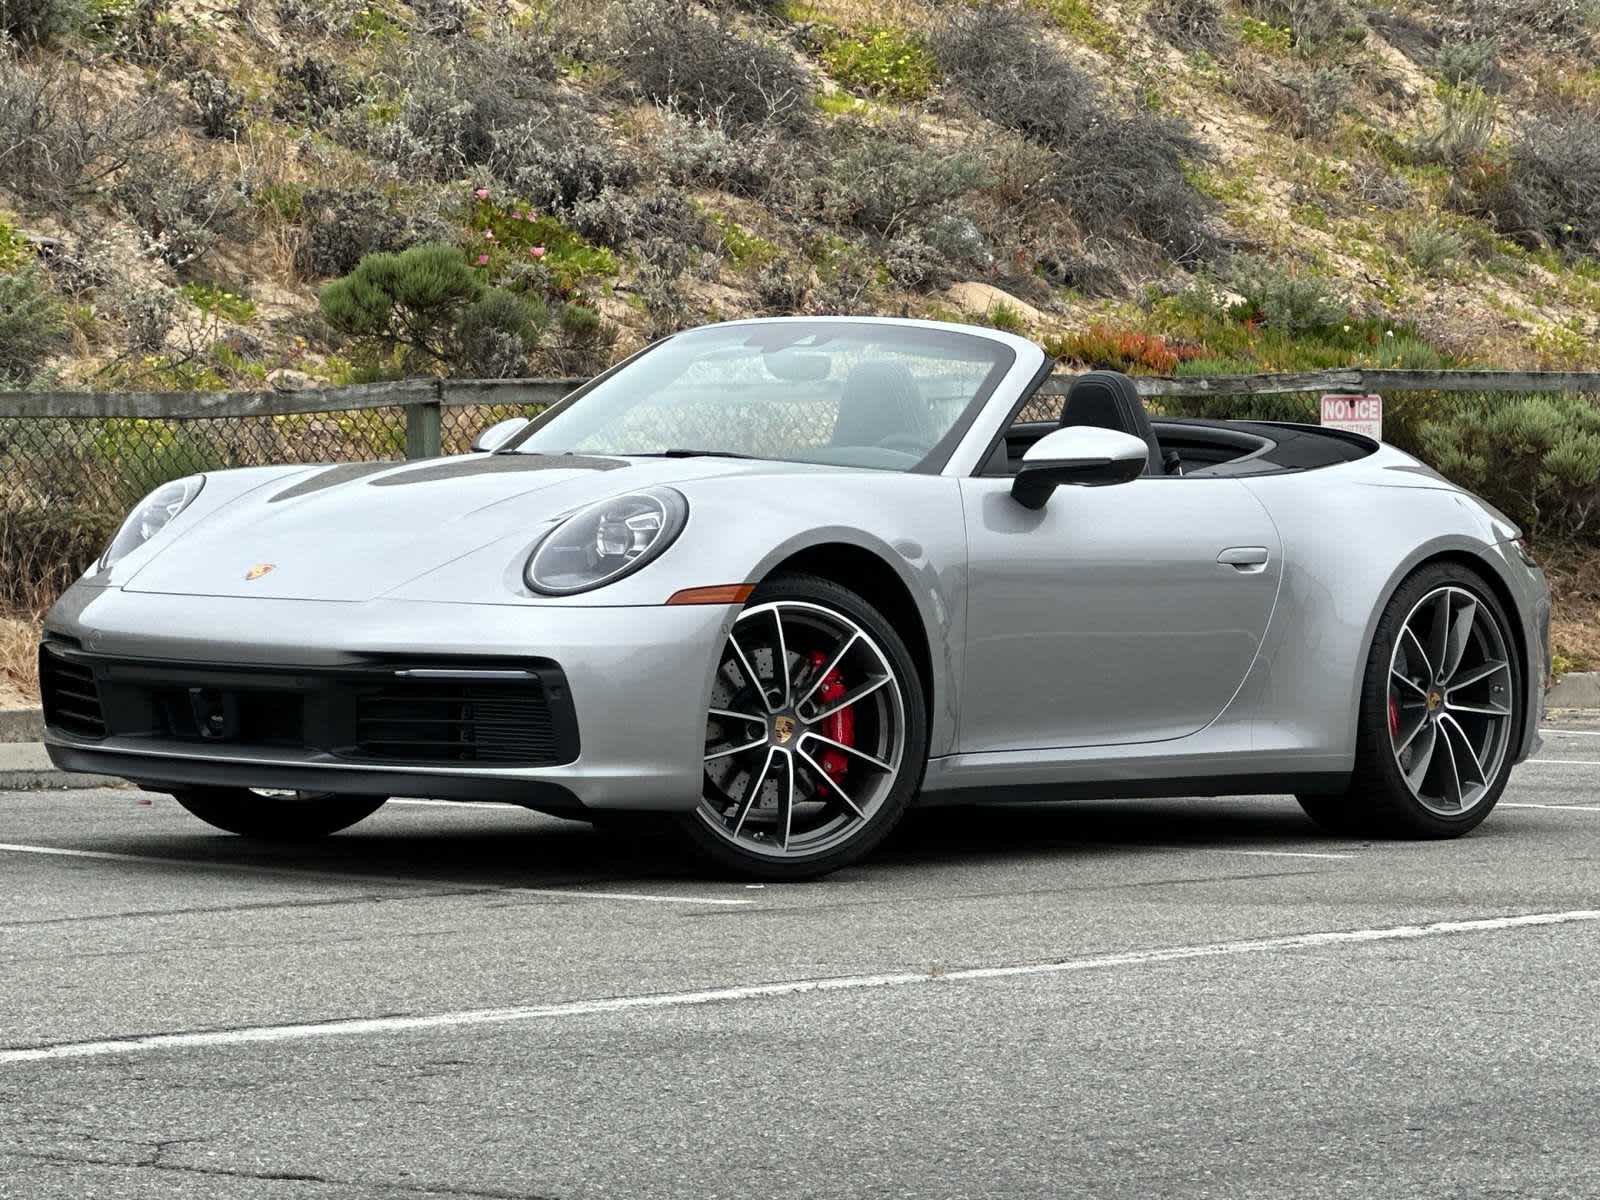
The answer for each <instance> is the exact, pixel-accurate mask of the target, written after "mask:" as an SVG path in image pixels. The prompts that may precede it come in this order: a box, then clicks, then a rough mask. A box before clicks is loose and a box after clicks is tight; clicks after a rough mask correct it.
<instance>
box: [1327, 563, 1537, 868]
mask: <svg viewBox="0 0 1600 1200" xmlns="http://www.w3.org/2000/svg"><path fill="white" fill-rule="evenodd" d="M1522 692H1523V687H1522V680H1521V673H1520V671H1519V670H1518V667H1517V660H1516V656H1515V654H1514V653H1513V652H1512V643H1511V637H1510V625H1509V623H1508V621H1507V619H1506V614H1505V612H1504V610H1503V609H1502V608H1501V607H1500V603H1499V601H1498V600H1496V599H1495V597H1494V593H1493V592H1491V591H1490V590H1489V588H1488V586H1487V585H1486V584H1485V583H1484V582H1483V580H1482V579H1481V578H1480V577H1479V576H1478V575H1477V574H1476V573H1475V572H1473V571H1471V570H1470V569H1468V568H1466V567H1463V566H1458V565H1456V564H1453V563H1444V564H1439V565H1436V566H1431V567H1425V568H1423V569H1422V570H1421V571H1418V572H1417V573H1416V574H1414V575H1412V576H1411V577H1410V578H1409V579H1407V580H1406V581H1405V583H1403V584H1402V585H1401V586H1400V588H1399V590H1398V591H1397V592H1396V593H1395V596H1394V598H1393V599H1392V600H1391V601H1390V602H1389V606H1388V608H1387V609H1386V610H1385V611H1384V614H1383V617H1382V619H1381V620H1380V621H1379V622H1378V630H1377V636H1376V637H1375V638H1374V639H1373V644H1372V652H1371V654H1370V656H1369V657H1368V661H1367V673H1366V679H1365V682H1364V685H1363V687H1362V695H1361V715H1360V725H1359V728H1358V731H1357V733H1358V736H1357V746H1356V766H1355V771H1354V773H1353V775H1352V776H1351V781H1350V787H1349V790H1348V791H1347V792H1346V793H1345V794H1344V795H1342V796H1302V797H1300V804H1301V806H1302V807H1303V808H1304V809H1305V810H1306V813H1307V814H1308V815H1309V816H1310V817H1311V819H1312V820H1314V821H1316V822H1317V823H1318V824H1319V825H1321V826H1323V827H1324V828H1326V829H1329V830H1330V831H1332V832H1335V833H1343V834H1351V833H1366V832H1374V833H1391V834H1397V835H1399V836H1402V837H1421V838H1445V837H1459V836H1460V835H1461V834H1463V833H1466V832H1468V831H1469V830H1471V829H1473V828H1475V827H1476V826H1477V825H1478V824H1479V823H1480V822H1482V821H1483V819H1484V818H1485V817H1487V816H1488V815H1489V813H1490V811H1491V810H1492V809H1493V808H1494V806H1495V803H1496V802H1497V801H1498V800H1499V799H1500V794H1501V792H1502V791H1504V790H1505V785H1506V780H1507V779H1508V778H1509V777H1510V774H1511V760H1512V758H1513V753H1512V749H1513V739H1514V735H1515V732H1516V730H1517V728H1518V722H1519V720H1520V716H1521V713H1522V705H1523V696H1522Z"/></svg>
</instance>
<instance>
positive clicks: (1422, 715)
mask: <svg viewBox="0 0 1600 1200" xmlns="http://www.w3.org/2000/svg"><path fill="white" fill-rule="evenodd" d="M1427 727H1428V713H1427V710H1426V709H1420V710H1418V712H1417V723H1416V724H1415V725H1413V726H1412V727H1411V731H1410V732H1409V733H1406V734H1405V736H1404V737H1402V738H1400V740H1399V741H1397V742H1395V744H1394V752H1395V753H1396V754H1404V753H1405V752H1406V751H1407V750H1408V749H1409V748H1410V746H1411V743H1412V742H1414V741H1416V740H1417V735H1418V734H1420V733H1421V732H1422V731H1423V730H1424V729H1426V728H1427Z"/></svg>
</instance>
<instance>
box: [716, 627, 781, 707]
mask: <svg viewBox="0 0 1600 1200" xmlns="http://www.w3.org/2000/svg"><path fill="white" fill-rule="evenodd" d="M728 645H730V646H732V647H733V652H734V654H736V655H738V657H739V667H740V669H741V670H742V671H744V677H745V680H746V681H747V682H748V683H749V684H750V686H751V687H753V688H754V689H755V691H756V695H758V696H760V697H761V707H763V708H765V709H766V710H767V712H769V713H774V712H777V711H778V710H777V709H776V708H774V707H773V704H772V697H771V696H769V695H767V686H766V684H764V683H762V682H761V676H759V675H757V674H756V669H755V667H753V666H751V665H750V657H749V655H747V654H746V653H745V652H744V647H743V646H741V645H740V644H739V638H738V635H737V634H733V633H730V634H728Z"/></svg>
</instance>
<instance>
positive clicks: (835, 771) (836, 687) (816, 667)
mask: <svg viewBox="0 0 1600 1200" xmlns="http://www.w3.org/2000/svg"><path fill="white" fill-rule="evenodd" d="M827 661H828V660H827V658H826V657H824V656H823V654H822V652H821V651H812V654H811V669H812V670H813V671H820V670H822V668H823V665H824V664H825V663H826V662H827ZM844 694H845V686H844V677H843V676H842V675H840V674H839V668H838V667H835V668H834V669H833V670H831V671H829V672H828V673H827V675H825V676H823V679H822V682H821V683H820V684H818V685H817V699H818V701H820V702H821V704H822V705H823V706H824V707H826V706H827V705H829V704H833V703H834V702H835V701H837V700H839V699H840V698H841V697H842V696H843V695H844ZM822 736H823V737H826V738H830V739H832V740H833V741H835V742H838V743H839V744H840V745H841V746H854V745H855V744H856V714H855V710H854V706H853V705H852V706H851V707H849V708H841V709H840V710H839V711H838V712H836V713H834V714H833V716H831V717H829V718H828V719H827V720H826V721H824V722H823V723H822ZM817 762H818V764H819V765H820V766H821V767H822V769H823V770H824V771H825V772H827V775H828V778H829V779H832V780H834V781H836V782H837V781H838V780H840V779H842V778H844V773H845V771H847V770H848V769H849V767H850V760H849V759H847V758H846V757H845V756H844V755H843V754H841V753H839V751H837V750H825V751H823V753H822V757H821V758H820V759H818V760H817Z"/></svg>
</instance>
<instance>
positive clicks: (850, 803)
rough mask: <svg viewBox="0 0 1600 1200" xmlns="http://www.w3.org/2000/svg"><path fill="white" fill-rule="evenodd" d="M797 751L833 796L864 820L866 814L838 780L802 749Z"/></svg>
mask: <svg viewBox="0 0 1600 1200" xmlns="http://www.w3.org/2000/svg"><path fill="white" fill-rule="evenodd" d="M799 753H800V757H801V758H803V759H805V763H806V766H808V767H810V768H811V773H812V774H813V775H815V776H816V777H817V778H818V779H820V780H822V782H823V783H825V784H827V785H828V788H829V790H831V791H832V792H833V794H834V795H835V796H837V797H839V799H840V800H842V801H844V804H845V807H847V808H848V809H849V810H850V811H851V812H853V813H855V815H856V816H857V817H859V818H860V819H861V820H863V821H865V820H866V819H867V814H866V813H864V812H862V811H861V806H860V805H858V804H857V803H856V802H855V801H854V800H852V799H851V798H850V793H849V792H847V791H845V790H844V788H842V787H840V786H839V781H838V780H836V779H835V778H834V777H833V776H832V775H829V774H828V773H827V772H826V771H824V770H823V769H822V767H821V766H820V765H819V764H818V763H817V760H816V759H814V758H812V757H811V756H810V755H809V754H807V753H806V752H805V751H804V750H801V751H800V752H799Z"/></svg>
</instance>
